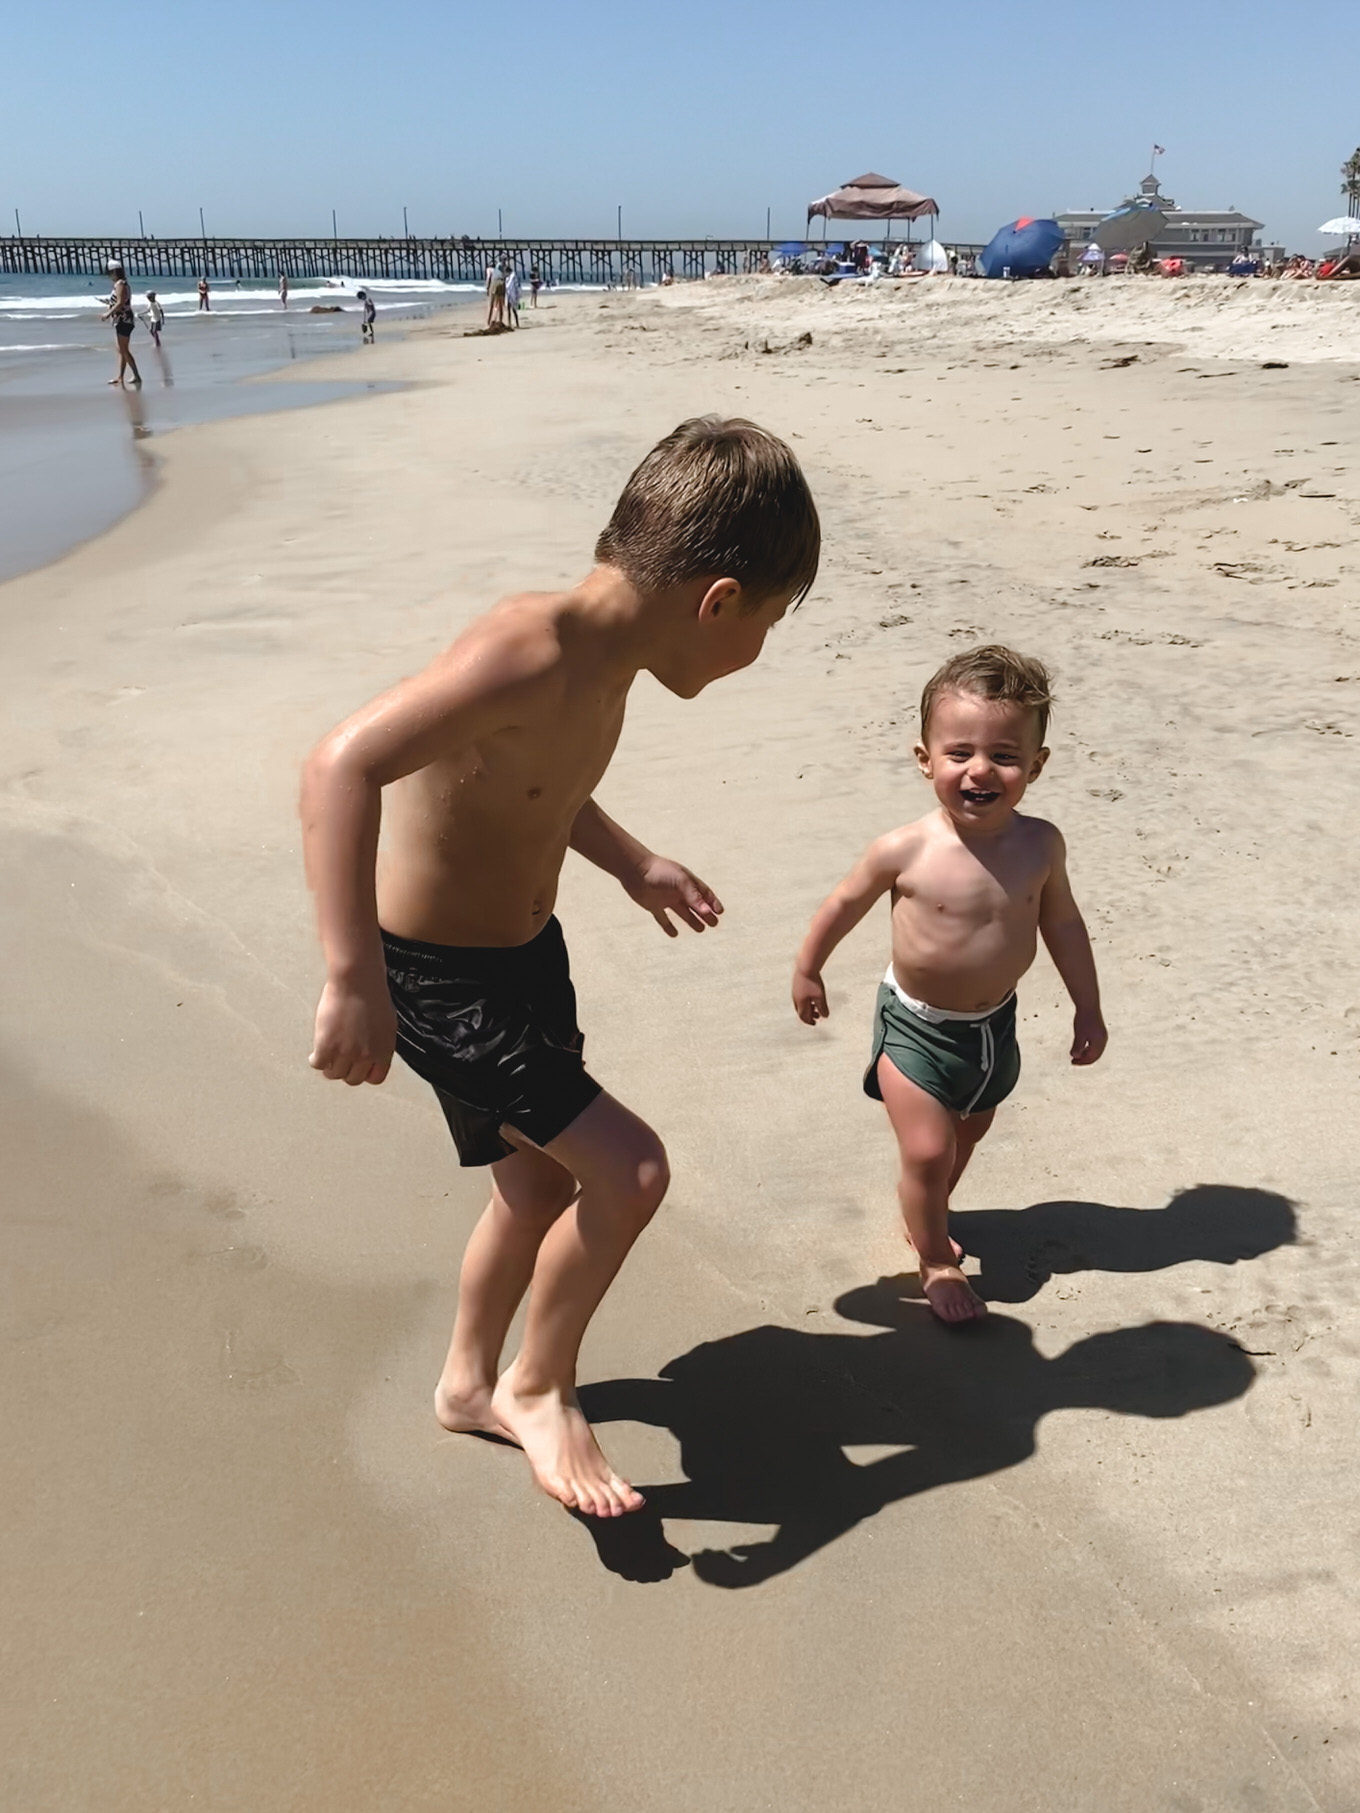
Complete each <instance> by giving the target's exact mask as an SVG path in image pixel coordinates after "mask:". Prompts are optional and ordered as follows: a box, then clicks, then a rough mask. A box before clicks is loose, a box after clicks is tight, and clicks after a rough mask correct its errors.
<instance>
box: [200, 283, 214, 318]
mask: <svg viewBox="0 0 1360 1813" xmlns="http://www.w3.org/2000/svg"><path fill="white" fill-rule="evenodd" d="M198 307H199V312H200V314H205V315H210V314H211V313H212V303H211V302H210V301H209V299H208V279H207V278H206V277H200V278H199V280H198Z"/></svg>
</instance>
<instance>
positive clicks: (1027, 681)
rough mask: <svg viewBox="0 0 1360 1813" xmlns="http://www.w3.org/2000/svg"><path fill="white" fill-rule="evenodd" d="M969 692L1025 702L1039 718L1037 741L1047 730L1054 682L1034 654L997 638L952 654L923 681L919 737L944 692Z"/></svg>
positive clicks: (1017, 703) (990, 697)
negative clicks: (1023, 651) (1001, 641)
mask: <svg viewBox="0 0 1360 1813" xmlns="http://www.w3.org/2000/svg"><path fill="white" fill-rule="evenodd" d="M951 692H953V693H971V694H972V695H973V697H974V698H978V699H1004V700H1006V701H1007V703H1008V704H1013V705H1024V706H1026V707H1027V708H1028V709H1029V710H1030V711H1033V712H1036V713H1037V714H1038V719H1039V741H1040V742H1041V743H1042V742H1043V740H1044V736H1045V734H1046V732H1047V730H1048V714H1049V712H1050V711H1051V710H1052V708H1053V682H1052V680H1051V679H1050V677H1049V672H1048V669H1047V668H1046V667H1045V666H1044V664H1043V662H1042V661H1036V660H1035V658H1034V656H1033V655H1017V654H1016V652H1015V650H1014V649H1013V648H1004V647H1003V646H1002V645H1001V643H999V642H985V643H983V644H982V645H981V646H980V647H978V648H968V649H965V650H964V651H963V653H962V654H961V655H954V656H952V657H951V658H950V659H949V660H948V661H946V662H945V664H944V666H943V667H942V668H940V670H939V671H938V673H933V674H932V675H931V676H930V678H929V679H928V680H927V681H926V685H925V691H924V692H923V693H922V694H921V738H922V741H924V740H925V737H926V733H927V732H928V731H929V729H930V714H931V712H932V711H934V709H935V706H936V704H937V703H938V702H939V700H940V699H941V698H942V697H943V695H944V694H945V693H951Z"/></svg>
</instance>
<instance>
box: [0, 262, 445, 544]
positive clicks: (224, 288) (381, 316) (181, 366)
mask: <svg viewBox="0 0 1360 1813" xmlns="http://www.w3.org/2000/svg"><path fill="white" fill-rule="evenodd" d="M161 281H162V282H163V283H164V285H165V287H164V289H161V288H159V287H158V288H157V296H158V299H159V301H160V304H161V307H162V308H163V309H164V310H165V315H166V320H165V327H164V330H163V332H162V336H161V342H162V343H161V346H160V348H159V350H157V349H156V348H155V347H154V346H153V345H152V342H151V336H150V334H149V333H148V332H147V329H146V326H145V323H144V322H142V321H141V319H140V318H139V319H138V322H137V327H136V329H135V331H134V332H133V335H132V356H133V358H134V359H136V361H137V364H138V367H139V368H140V370H141V374H142V380H143V382H142V387H141V389H139V390H135V389H130V388H129V389H127V390H121V389H118V388H117V387H110V386H109V384H108V379H109V378H110V377H112V375H113V373H114V371H115V369H116V366H117V357H116V352H115V347H114V336H113V328H112V326H111V325H110V323H108V322H107V321H101V320H100V318H99V317H100V316H101V315H102V314H103V312H104V309H105V307H106V297H107V295H108V292H109V289H110V284H109V282H108V279H107V278H101V277H90V278H84V277H0V580H4V579H8V578H12V577H13V576H14V575H15V574H17V573H22V572H26V571H29V570H31V569H32V568H34V567H37V566H41V565H43V564H45V563H46V562H47V561H50V560H53V559H55V558H57V556H58V555H60V554H63V553H65V552H66V551H67V550H68V549H69V548H71V547H73V546H75V545H76V544H77V543H79V542H81V541H84V540H86V539H88V538H89V537H90V536H92V535H96V534H99V533H100V532H101V531H102V530H104V529H106V528H108V527H110V526H111V525H112V524H113V523H115V522H116V521H117V520H118V519H119V517H121V516H123V515H124V514H125V513H126V512H127V511H128V510H130V509H132V508H134V507H135V506H136V504H137V503H138V502H139V501H140V500H141V498H142V497H144V496H145V494H146V491H147V489H148V486H149V485H150V483H151V482H152V479H153V475H154V462H153V460H152V459H151V457H150V449H149V446H148V442H149V441H151V440H152V439H153V438H154V437H155V436H157V435H160V434H164V433H166V432H168V431H169V430H171V429H174V428H176V427H179V426H181V425H183V424H186V423H190V422H204V421H211V420H213V419H216V418H220V417H223V416H233V415H245V414H258V413H262V412H267V411H272V410H276V409H298V408H305V407H307V406H309V405H313V404H317V403H324V402H329V401H333V400H335V399H337V398H339V397H343V396H351V395H354V394H356V393H358V392H361V391H363V390H364V389H365V388H366V386H365V383H364V380H363V379H362V378H358V379H355V380H354V381H351V382H345V383H337V382H334V381H328V380H320V379H318V380H307V381H304V382H301V383H297V382H291V381H290V382H289V383H287V384H281V383H274V384H271V383H269V382H268V374H269V373H271V372H277V371H279V370H281V369H283V368H285V367H287V366H290V365H294V364H296V363H297V362H298V361H303V360H308V359H312V358H315V357H317V356H319V355H320V354H323V353H330V352H338V351H343V350H348V349H349V348H350V347H353V346H355V345H356V344H357V343H358V340H359V309H360V305H359V303H358V301H357V300H356V294H355V293H356V291H358V290H360V289H367V290H368V291H369V292H370V293H371V295H372V296H373V299H374V302H375V304H376V306H377V310H378V324H377V332H378V335H379V336H380V337H382V336H385V335H387V334H390V333H393V332H400V331H401V327H402V324H403V323H404V322H409V321H411V320H413V319H416V318H418V317H420V316H423V315H427V314H429V313H431V312H432V311H434V310H437V309H446V308H451V307H457V306H459V305H461V306H462V307H464V308H467V309H469V310H471V309H474V308H478V307H480V303H481V291H480V289H479V288H477V287H476V286H474V285H471V284H461V285H460V284H445V283H438V282H424V281H419V280H409V281H395V282H384V283H367V282H365V281H364V280H363V279H362V278H352V277H345V278H332V279H312V280H299V281H298V282H297V283H295V284H293V285H292V286H291V291H290V295H289V306H288V308H287V309H286V310H284V309H282V308H281V307H280V306H279V300H278V296H277V293H276V291H275V290H274V288H273V286H272V285H270V286H269V287H267V288H266V287H264V286H262V285H260V284H249V285H247V284H244V283H243V284H242V285H240V286H239V287H238V286H236V285H234V284H229V283H227V282H226V281H225V280H223V281H219V282H218V283H215V284H214V285H213V289H212V296H211V301H212V309H211V312H210V313H206V314H205V313H200V311H199V308H198V296H197V291H196V289H195V287H194V286H193V285H192V284H190V285H187V286H186V285H185V284H184V283H183V282H182V280H180V279H169V278H166V279H162V280H161ZM132 294H133V305H134V307H135V309H136V310H137V311H138V314H139V317H140V313H141V311H142V310H143V309H144V308H145V306H146V291H145V287H144V285H143V283H142V282H141V281H140V280H138V281H137V282H136V283H135V284H134V286H133V292H132ZM313 304H321V305H324V306H327V307H338V308H339V309H340V311H341V312H340V313H338V314H316V315H314V314H311V313H309V310H310V309H311V307H312V306H313ZM246 378H250V379H252V380H255V381H254V382H251V383H249V384H246V383H243V382H242V380H243V379H246ZM261 380H263V381H261Z"/></svg>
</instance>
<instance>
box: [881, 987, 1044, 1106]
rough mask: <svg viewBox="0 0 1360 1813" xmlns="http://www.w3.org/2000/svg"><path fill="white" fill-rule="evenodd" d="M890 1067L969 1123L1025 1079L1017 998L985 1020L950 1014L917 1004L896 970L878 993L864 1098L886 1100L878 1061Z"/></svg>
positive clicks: (979, 1016) (982, 1016)
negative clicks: (883, 1060) (1017, 1026)
mask: <svg viewBox="0 0 1360 1813" xmlns="http://www.w3.org/2000/svg"><path fill="white" fill-rule="evenodd" d="M884 1053H886V1054H887V1056H888V1059H889V1061H890V1062H891V1063H892V1064H893V1065H895V1066H896V1068H897V1069H898V1070H900V1071H901V1072H902V1075H903V1076H904V1077H907V1078H908V1079H909V1080H910V1081H911V1082H913V1083H915V1084H916V1086H917V1087H918V1088H919V1089H924V1090H925V1091H926V1093H927V1094H928V1095H933V1096H934V1097H935V1098H936V1100H937V1101H941V1102H943V1103H944V1105H945V1107H946V1108H952V1109H953V1111H954V1112H955V1114H957V1115H960V1116H961V1117H963V1118H965V1119H966V1118H967V1116H968V1115H970V1114H982V1113H984V1112H985V1111H986V1110H987V1109H988V1108H995V1107H996V1105H997V1103H998V1102H1003V1101H1005V1099H1006V1097H1007V1096H1008V1095H1009V1094H1010V1092H1011V1090H1012V1089H1014V1087H1015V1085H1016V1083H1017V1082H1018V1081H1019V1078H1020V1046H1019V1044H1018V1043H1017V1041H1016V1037H1015V996H1014V995H1012V996H1011V997H1010V999H1009V1000H1008V1001H1003V1002H1002V1003H1001V1005H1000V1007H994V1008H993V1009H992V1011H991V1012H990V1013H986V1014H956V1013H946V1012H945V1011H944V1010H943V1009H942V1008H939V1007H928V1006H927V1005H926V1004H925V1002H923V1001H913V1000H912V999H911V997H910V995H907V994H904V993H903V991H902V990H901V989H900V988H899V987H898V985H897V981H896V978H895V977H894V975H893V972H892V970H891V969H889V971H888V974H887V976H886V977H885V978H884V980H883V982H882V984H881V986H880V987H879V991H878V1006H877V1008H876V1009H875V1012H874V1055H873V1056H872V1058H870V1060H869V1068H868V1069H867V1070H866V1071H865V1073H864V1093H865V1094H866V1095H868V1096H872V1097H873V1099H874V1100H875V1101H876V1102H881V1101H882V1100H883V1095H882V1091H881V1090H880V1089H879V1086H878V1060H879V1059H880V1058H881V1057H882V1056H883V1055H884Z"/></svg>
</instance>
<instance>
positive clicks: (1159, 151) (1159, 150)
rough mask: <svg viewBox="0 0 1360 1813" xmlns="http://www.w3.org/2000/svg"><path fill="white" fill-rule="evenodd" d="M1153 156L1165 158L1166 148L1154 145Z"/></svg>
mask: <svg viewBox="0 0 1360 1813" xmlns="http://www.w3.org/2000/svg"><path fill="white" fill-rule="evenodd" d="M1152 155H1153V156H1154V157H1165V156H1166V146H1165V145H1154V146H1153V147H1152Z"/></svg>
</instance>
